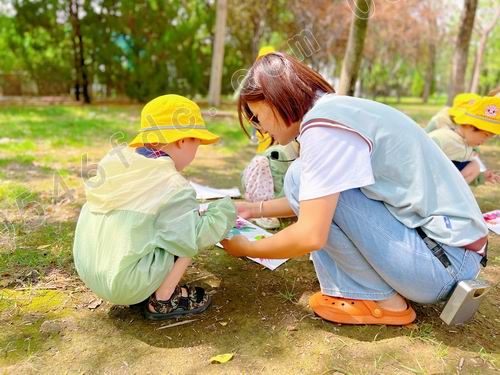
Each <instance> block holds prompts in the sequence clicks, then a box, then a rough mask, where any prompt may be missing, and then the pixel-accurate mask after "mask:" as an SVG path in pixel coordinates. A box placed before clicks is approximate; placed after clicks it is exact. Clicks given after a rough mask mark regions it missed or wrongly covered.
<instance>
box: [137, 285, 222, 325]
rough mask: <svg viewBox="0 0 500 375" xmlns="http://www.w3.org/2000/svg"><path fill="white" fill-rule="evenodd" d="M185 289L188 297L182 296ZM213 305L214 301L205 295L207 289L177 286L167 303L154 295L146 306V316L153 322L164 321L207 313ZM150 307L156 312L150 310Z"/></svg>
mask: <svg viewBox="0 0 500 375" xmlns="http://www.w3.org/2000/svg"><path fill="white" fill-rule="evenodd" d="M183 289H184V290H185V291H186V292H187V297H183V296H182V290H183ZM211 303H212V299H211V298H210V296H209V295H208V294H206V293H205V289H203V288H200V287H198V286H196V287H191V286H188V285H182V286H179V285H177V286H176V287H175V290H174V292H173V293H172V296H171V297H170V299H168V300H166V301H162V300H157V299H156V295H155V293H153V294H152V295H151V297H149V301H148V303H147V304H146V305H145V309H144V316H145V317H146V318H147V319H151V320H164V319H171V318H176V317H180V316H185V315H191V314H199V313H202V312H203V311H205V310H206V309H207V308H208V306H210V304H211ZM150 305H151V306H152V307H153V309H154V311H151V310H150V309H149V306H150Z"/></svg>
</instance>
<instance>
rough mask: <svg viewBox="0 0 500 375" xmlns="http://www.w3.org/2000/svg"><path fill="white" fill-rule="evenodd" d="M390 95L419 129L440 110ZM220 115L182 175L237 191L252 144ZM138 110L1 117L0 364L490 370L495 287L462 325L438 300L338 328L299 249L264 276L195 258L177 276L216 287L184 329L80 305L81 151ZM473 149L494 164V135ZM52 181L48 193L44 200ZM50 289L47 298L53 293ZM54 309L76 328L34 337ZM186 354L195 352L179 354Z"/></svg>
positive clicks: (493, 262) (127, 124) (128, 122)
mask: <svg viewBox="0 0 500 375" xmlns="http://www.w3.org/2000/svg"><path fill="white" fill-rule="evenodd" d="M388 102H389V103H390V104H391V105H394V106H396V107H397V108H399V109H400V110H402V111H403V112H405V113H407V114H408V115H409V116H411V117H412V118H414V119H415V120H416V121H417V122H419V123H420V124H421V125H424V124H425V123H426V121H427V120H428V119H430V117H431V116H432V115H433V114H434V113H436V112H437V111H438V110H439V108H440V107H441V104H436V103H434V102H431V104H427V105H422V104H419V103H417V102H415V100H412V99H409V98H403V100H402V101H401V103H394V101H390V100H389V101H388ZM224 110H225V111H226V112H224V113H222V112H221V113H217V114H216V115H215V116H212V115H207V116H206V121H207V126H208V127H209V129H210V130H212V131H214V132H215V133H217V134H219V135H221V136H222V142H221V143H220V144H218V145H215V146H207V147H201V148H200V151H199V155H198V156H197V159H196V160H195V162H194V163H193V164H192V165H191V166H190V167H189V168H188V169H186V171H185V172H186V174H187V176H188V177H189V178H191V179H194V180H197V181H199V182H201V183H205V184H208V185H212V186H215V187H229V186H238V185H239V176H240V173H241V171H242V169H243V168H244V166H245V164H246V163H247V162H248V160H249V159H250V158H251V157H252V156H253V154H254V149H255V148H254V147H253V146H250V145H249V143H248V140H247V138H246V136H245V135H244V134H243V133H242V132H241V130H240V129H239V125H238V123H237V119H236V117H235V116H234V114H235V111H234V106H229V105H226V106H225V107H224ZM139 115H140V106H137V105H130V106H125V105H122V106H120V105H109V106H96V105H92V106H88V107H83V106H76V105H75V106H71V105H65V106H62V105H60V106H52V107H47V106H44V107H42V106H40V107H38V106H32V107H20V106H11V107H3V108H2V110H1V111H0V132H1V134H2V135H1V138H0V168H1V170H0V178H1V182H0V207H1V208H2V211H1V213H2V214H1V215H0V235H1V236H2V237H0V286H1V288H2V290H0V324H1V325H2V327H6V328H2V330H1V331H0V368H2V366H4V367H3V368H2V372H7V373H26V372H30V370H29V369H31V368H37V369H38V371H39V372H56V373H57V372H64V371H67V372H70V373H73V372H75V373H76V372H78V373H80V372H90V373H95V372H106V373H109V372H115V373H124V372H144V371H145V369H150V368H152V367H154V368H155V369H158V370H159V371H160V372H172V371H174V370H172V369H177V370H175V371H178V372H179V373H208V374H218V373H228V374H233V373H234V374H239V373H259V372H262V373H276V372H277V373H287V374H288V373H290V374H293V373H303V374H321V373H324V374H330V373H335V372H341V373H352V374H369V373H389V374H390V373H394V372H399V373H450V372H455V368H456V366H457V358H458V359H459V358H465V362H464V368H463V371H464V372H466V373H488V372H493V371H495V366H497V365H496V364H497V363H498V360H499V354H498V352H499V348H498V343H497V342H496V338H495V337H494V335H497V336H498V332H499V329H500V325H499V323H498V308H497V306H498V303H499V301H500V293H499V289H498V287H493V288H492V290H491V291H490V293H488V295H487V296H486V297H485V301H484V302H483V303H482V305H481V311H480V312H481V314H478V316H477V318H476V320H474V322H472V323H470V324H468V325H466V326H463V327H447V326H445V325H444V324H443V323H441V321H440V320H439V318H438V315H439V314H438V312H437V309H436V308H435V307H428V306H420V305H417V306H416V309H417V315H418V320H417V321H416V322H415V324H413V325H412V326H411V327H406V328H405V327H384V326H382V327H373V326H359V327H356V326H338V325H334V324H329V323H326V322H324V321H321V320H319V319H316V318H314V316H313V315H312V314H311V313H310V311H309V310H307V309H306V308H305V307H304V301H307V296H308V295H309V294H310V293H312V292H314V291H316V290H318V282H317V280H316V277H315V273H314V270H313V269H312V265H311V262H310V261H309V260H308V257H307V256H304V257H300V258H295V259H292V260H289V261H288V262H287V263H286V264H285V265H284V266H282V267H280V268H278V269H277V270H275V271H273V272H270V271H267V270H262V268H261V267H260V266H258V265H256V264H254V263H252V262H250V261H247V260H245V259H238V258H232V257H229V256H227V255H226V254H225V253H224V251H222V250H219V249H216V250H208V251H206V252H202V253H200V254H199V255H198V256H197V258H196V260H195V264H194V266H193V267H191V268H190V270H189V273H188V277H187V279H188V280H198V281H197V283H203V282H204V281H208V280H212V281H213V280H215V281H216V282H215V284H214V285H216V286H215V287H210V288H209V289H210V292H211V293H212V296H213V300H214V302H213V306H212V307H211V309H209V311H207V312H206V313H205V314H203V315H201V316H200V317H199V318H198V317H197V318H198V320H196V321H194V322H192V323H190V324H186V325H184V326H180V327H173V328H168V329H164V330H158V328H159V327H160V325H161V323H150V322H147V321H144V319H143V318H142V316H141V314H140V310H139V309H138V308H127V307H122V306H112V305H110V304H107V303H105V302H104V303H103V305H101V306H100V307H99V308H97V309H96V310H95V311H94V310H92V311H91V310H89V308H87V305H88V303H89V302H90V301H92V300H94V299H95V298H96V296H95V295H93V294H92V293H91V292H90V291H88V290H87V289H86V288H85V287H84V286H83V285H82V284H81V283H80V282H78V281H77V279H76V276H77V275H76V272H75V270H74V266H73V262H72V243H73V234H74V229H75V224H76V220H77V216H78V212H79V209H80V207H81V205H82V204H83V203H84V198H85V196H84V191H83V184H82V179H81V176H80V171H81V168H82V155H83V156H86V157H87V159H88V162H87V163H83V164H84V166H86V167H89V166H90V165H91V164H92V163H95V162H97V161H98V160H99V159H100V158H101V157H102V156H103V155H104V154H105V153H106V152H107V151H108V150H109V147H110V139H111V140H114V141H116V140H119V139H120V137H121V140H120V141H121V142H124V141H126V140H128V139H130V138H131V137H132V136H133V134H134V133H135V131H136V130H137V128H138V126H139ZM113 135H114V136H113ZM482 151H483V154H482V156H481V157H482V158H484V160H485V162H486V164H487V165H488V166H489V167H490V168H493V169H497V170H498V169H500V142H499V141H498V140H492V141H490V142H488V144H487V145H485V146H484V147H482ZM54 176H56V177H57V178H56V180H55V181H56V186H55V185H54ZM55 187H56V188H57V189H58V190H57V189H56V193H57V195H58V199H56V200H53V195H54V192H55ZM473 192H474V194H475V195H476V197H477V199H478V202H479V205H480V207H481V209H482V210H483V211H486V210H491V209H493V208H498V196H499V194H500V187H498V186H492V185H481V186H477V187H473ZM65 193H67V194H66V195H64V194H65ZM499 249H500V237H499V236H492V238H491V244H490V266H489V267H488V268H487V269H486V270H485V271H484V272H483V277H485V278H486V279H488V280H489V281H490V282H492V283H493V284H495V283H497V280H498V274H499V267H500V257H499V256H498V250H499ZM208 285H210V284H208ZM204 286H206V285H204ZM48 292H55V294H53V295H52V297H53V298H52V297H51V294H50V293H48ZM30 301H32V302H30ZM33 302H34V303H33ZM290 302H291V303H290ZM61 314H62V315H64V316H70V317H72V318H73V319H75V320H77V321H78V325H79V326H80V327H81V328H80V329H78V330H76V331H67V332H66V331H63V332H62V333H61V334H60V335H55V336H54V337H45V336H42V335H41V333H40V328H41V325H42V324H43V323H44V322H45V321H47V320H53V319H57V318H58V317H60V316H62V315H61ZM483 315H484V317H483ZM220 322H224V323H227V324H224V325H221V324H220ZM288 327H295V328H294V329H291V330H289V329H287V328H288ZM116 347H121V348H125V347H126V348H127V349H126V350H119V351H117V350H115V348H116ZM229 352H236V355H235V358H234V359H233V360H232V361H231V362H229V363H227V364H224V365H219V366H216V365H210V364H208V361H209V358H210V357H211V356H213V355H216V354H222V353H229ZM186 355H189V356H190V358H192V359H193V360H192V361H186V360H185V358H186ZM125 363H126V365H125ZM9 366H10V367H9ZM492 369H493V370H492ZM175 371H174V372H175Z"/></svg>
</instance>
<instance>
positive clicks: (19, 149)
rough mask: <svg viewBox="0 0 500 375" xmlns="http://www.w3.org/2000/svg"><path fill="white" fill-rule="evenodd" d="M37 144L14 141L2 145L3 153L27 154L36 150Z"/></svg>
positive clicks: (20, 140) (0, 147)
mask: <svg viewBox="0 0 500 375" xmlns="http://www.w3.org/2000/svg"><path fill="white" fill-rule="evenodd" d="M36 148H37V146H36V143H35V142H33V141H31V140H27V139H12V140H10V141H9V142H5V143H0V150H1V151H8V152H15V153H25V152H26V151H34V150H36Z"/></svg>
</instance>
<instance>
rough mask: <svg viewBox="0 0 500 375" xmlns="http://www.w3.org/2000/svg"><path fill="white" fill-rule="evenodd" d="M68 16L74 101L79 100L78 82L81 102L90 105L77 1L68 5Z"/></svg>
mask: <svg viewBox="0 0 500 375" xmlns="http://www.w3.org/2000/svg"><path fill="white" fill-rule="evenodd" d="M69 16H70V19H71V26H72V28H73V48H74V49H75V68H76V82H77V83H76V85H75V89H76V90H77V94H76V98H77V99H76V100H80V96H79V95H80V92H79V91H80V90H79V86H80V82H81V86H82V95H83V102H84V103H87V104H88V103H90V95H89V90H88V87H89V80H88V75H87V67H86V66H85V55H84V48H83V37H82V33H81V29H80V19H79V5H78V1H73V0H71V1H70V3H69Z"/></svg>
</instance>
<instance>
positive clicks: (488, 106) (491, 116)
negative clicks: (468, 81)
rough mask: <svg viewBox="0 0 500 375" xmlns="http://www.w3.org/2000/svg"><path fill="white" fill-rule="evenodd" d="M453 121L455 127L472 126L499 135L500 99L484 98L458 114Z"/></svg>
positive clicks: (493, 97)
mask: <svg viewBox="0 0 500 375" xmlns="http://www.w3.org/2000/svg"><path fill="white" fill-rule="evenodd" d="M454 120H455V123H456V124H457V125H472V126H474V127H475V128H478V129H481V130H486V131H487V132H490V133H494V134H500V98H497V97H495V96H485V97H483V98H481V99H479V100H477V101H476V102H475V103H474V104H473V105H471V106H470V107H468V108H467V109H465V110H464V111H462V112H461V113H460V114H458V115H457V116H456V117H455V119H454Z"/></svg>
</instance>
